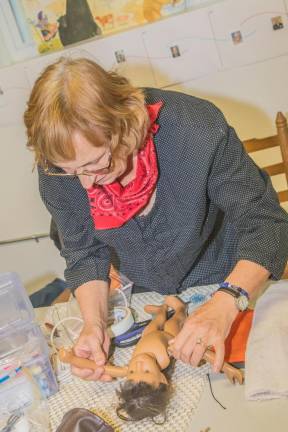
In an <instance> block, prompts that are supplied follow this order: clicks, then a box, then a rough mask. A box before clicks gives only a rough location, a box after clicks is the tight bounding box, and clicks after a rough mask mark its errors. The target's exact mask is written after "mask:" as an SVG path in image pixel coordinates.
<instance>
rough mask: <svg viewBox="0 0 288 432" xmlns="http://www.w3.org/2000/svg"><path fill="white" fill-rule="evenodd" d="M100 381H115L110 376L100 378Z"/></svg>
mask: <svg viewBox="0 0 288 432" xmlns="http://www.w3.org/2000/svg"><path fill="white" fill-rule="evenodd" d="M100 381H105V382H110V381H113V378H112V377H111V376H110V375H108V374H105V373H104V374H103V375H102V376H101V378H100Z"/></svg>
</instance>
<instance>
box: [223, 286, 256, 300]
mask: <svg viewBox="0 0 288 432" xmlns="http://www.w3.org/2000/svg"><path fill="white" fill-rule="evenodd" d="M222 289H223V291H224V289H225V290H227V291H228V292H230V293H231V294H232V295H234V297H236V298H237V297H239V296H240V295H242V296H243V295H244V296H245V297H246V298H247V299H248V300H250V297H249V293H248V292H247V291H246V290H244V289H243V288H241V287H239V286H237V285H232V284H230V283H229V282H221V283H220V284H219V288H218V290H222ZM218 290H217V291H218Z"/></svg>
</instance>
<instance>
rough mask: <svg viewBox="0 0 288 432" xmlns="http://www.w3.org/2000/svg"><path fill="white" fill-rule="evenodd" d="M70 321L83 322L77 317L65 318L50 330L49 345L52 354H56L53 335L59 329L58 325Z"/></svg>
mask: <svg viewBox="0 0 288 432" xmlns="http://www.w3.org/2000/svg"><path fill="white" fill-rule="evenodd" d="M69 320H70V321H71V320H74V321H80V322H81V323H83V322H84V321H83V319H82V318H79V317H72V316H71V317H66V318H63V319H61V320H60V321H58V322H57V323H56V324H55V325H54V327H53V329H52V331H51V335H50V343H51V346H52V348H53V352H57V348H56V345H55V344H54V335H55V331H56V330H57V328H58V327H59V325H60V324H63V323H64V322H66V321H69ZM65 329H66V327H65Z"/></svg>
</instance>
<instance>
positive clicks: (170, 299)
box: [165, 296, 186, 312]
mask: <svg viewBox="0 0 288 432" xmlns="http://www.w3.org/2000/svg"><path fill="white" fill-rule="evenodd" d="M165 305H167V306H169V307H170V308H171V309H174V310H175V312H177V311H179V310H181V311H185V310H186V304H185V303H184V302H183V301H182V300H180V299H179V298H178V297H176V296H167V297H166V298H165Z"/></svg>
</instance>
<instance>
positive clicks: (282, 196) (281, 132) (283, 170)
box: [243, 112, 288, 203]
mask: <svg viewBox="0 0 288 432" xmlns="http://www.w3.org/2000/svg"><path fill="white" fill-rule="evenodd" d="M275 123H276V129H277V134H276V135H272V136H269V137H265V138H260V139H258V138H252V139H248V140H245V141H243V144H244V147H245V149H246V151H247V152H248V153H253V152H257V151H260V150H266V149H270V148H273V147H280V150H281V155H282V162H280V163H277V164H274V165H268V166H266V167H263V169H264V170H265V171H266V172H267V173H268V174H269V175H270V176H271V177H273V176H274V175H278V174H285V176H286V180H287V184H288V127H287V120H286V117H285V116H284V115H283V114H282V113H281V112H278V113H277V116H276V122H275ZM278 197H279V201H280V202H281V203H282V202H286V201H288V189H287V190H282V191H280V192H278Z"/></svg>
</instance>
